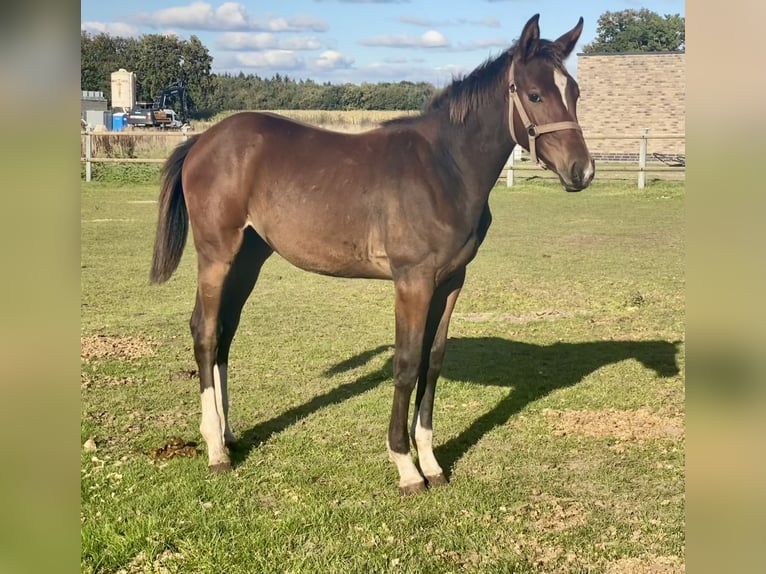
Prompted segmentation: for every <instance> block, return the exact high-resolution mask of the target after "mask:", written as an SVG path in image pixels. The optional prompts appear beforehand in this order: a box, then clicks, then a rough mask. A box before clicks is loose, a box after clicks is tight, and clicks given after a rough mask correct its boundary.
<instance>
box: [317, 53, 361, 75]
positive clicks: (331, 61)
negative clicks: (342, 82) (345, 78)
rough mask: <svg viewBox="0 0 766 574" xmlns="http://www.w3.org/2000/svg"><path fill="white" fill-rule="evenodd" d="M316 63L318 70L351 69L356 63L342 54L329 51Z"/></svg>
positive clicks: (322, 54) (321, 55)
mask: <svg viewBox="0 0 766 574" xmlns="http://www.w3.org/2000/svg"><path fill="white" fill-rule="evenodd" d="M314 63H315V65H316V66H317V67H318V68H322V69H324V70H332V69H337V68H350V67H351V66H352V65H353V63H354V59H353V58H351V57H350V56H346V55H345V54H342V53H341V52H337V51H335V50H327V51H325V52H322V53H321V54H320V55H319V58H317V59H316V61H315V62H314Z"/></svg>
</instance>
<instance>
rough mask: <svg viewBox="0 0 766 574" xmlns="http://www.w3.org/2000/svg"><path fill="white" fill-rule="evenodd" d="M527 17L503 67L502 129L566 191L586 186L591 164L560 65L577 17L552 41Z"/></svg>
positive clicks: (573, 38) (575, 93)
mask: <svg viewBox="0 0 766 574" xmlns="http://www.w3.org/2000/svg"><path fill="white" fill-rule="evenodd" d="M538 18H539V14H536V15H535V16H533V17H532V18H531V19H530V20H529V22H527V24H526V25H525V26H524V30H523V31H522V33H521V37H520V38H519V41H518V43H517V44H516V48H515V51H514V53H513V59H512V63H511V67H510V70H509V94H508V96H509V97H508V100H509V114H508V124H509V125H508V128H509V130H510V133H511V137H512V138H513V140H514V141H515V142H516V143H518V144H520V145H521V146H523V147H524V148H525V149H527V150H528V151H529V152H530V154H531V155H532V160H533V161H539V162H541V163H542V164H543V166H544V167H547V168H549V169H552V170H553V171H555V172H556V174H557V175H558V176H559V179H560V180H561V184H562V185H563V186H564V189H566V190H567V191H580V190H581V189H585V188H586V187H588V184H590V182H591V181H592V180H593V175H594V174H595V164H594V162H593V158H592V157H591V155H590V152H589V151H588V147H587V146H586V145H585V140H584V139H583V135H582V130H581V129H580V125H579V124H578V123H577V98H578V97H579V95H580V89H579V87H578V85H577V82H576V81H575V80H574V78H572V76H570V75H569V73H568V72H567V70H566V68H565V67H564V60H566V58H567V56H569V54H570V53H571V52H572V50H573V49H574V47H575V44H576V43H577V40H578V38H579V37H580V33H581V32H582V24H583V19H582V18H580V21H579V22H578V23H577V25H576V26H575V27H574V28H572V29H571V30H570V31H569V32H567V33H566V34H563V35H562V36H561V37H560V38H559V39H557V40H556V41H555V42H551V41H550V40H542V39H540V28H539V26H538V23H537V20H538Z"/></svg>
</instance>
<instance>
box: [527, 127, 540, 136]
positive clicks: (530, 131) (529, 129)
mask: <svg viewBox="0 0 766 574" xmlns="http://www.w3.org/2000/svg"><path fill="white" fill-rule="evenodd" d="M527 134H529V137H531V138H536V137H537V136H538V133H537V126H536V125H535V124H531V125H528V126H527Z"/></svg>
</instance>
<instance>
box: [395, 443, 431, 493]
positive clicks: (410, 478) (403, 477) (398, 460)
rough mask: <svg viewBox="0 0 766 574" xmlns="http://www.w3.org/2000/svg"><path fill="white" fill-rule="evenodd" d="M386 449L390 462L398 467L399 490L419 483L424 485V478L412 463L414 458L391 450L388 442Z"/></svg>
mask: <svg viewBox="0 0 766 574" xmlns="http://www.w3.org/2000/svg"><path fill="white" fill-rule="evenodd" d="M386 448H387V449H388V460H390V461H391V462H393V463H394V464H395V465H396V469H397V470H398V471H399V488H405V487H407V486H411V485H413V484H417V483H421V484H422V483H423V482H424V480H423V477H422V476H420V473H419V472H418V469H417V467H416V466H415V463H414V462H412V457H411V456H410V455H409V454H400V453H398V452H394V451H392V450H391V447H390V446H389V444H388V440H386Z"/></svg>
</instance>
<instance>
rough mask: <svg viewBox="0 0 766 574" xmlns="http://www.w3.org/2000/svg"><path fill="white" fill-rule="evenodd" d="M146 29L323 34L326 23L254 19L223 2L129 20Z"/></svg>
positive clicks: (238, 6) (243, 9) (299, 18)
mask: <svg viewBox="0 0 766 574" xmlns="http://www.w3.org/2000/svg"><path fill="white" fill-rule="evenodd" d="M132 19H133V20H134V21H135V22H136V23H137V24H141V25H143V26H147V27H149V28H162V27H172V28H181V29H183V30H232V31H235V30H260V31H267V32H299V31H305V30H312V31H314V32H324V31H326V30H327V29H328V26H327V23H326V22H324V21H322V20H319V19H317V18H313V17H311V16H290V17H287V18H284V17H279V18H272V17H256V16H252V15H251V14H249V13H248V11H247V8H246V7H245V6H244V5H242V4H239V3H238V2H225V3H224V4H221V5H220V6H219V7H218V8H214V7H213V5H212V4H208V3H207V2H192V3H191V4H188V5H186V6H174V7H172V8H164V9H162V10H157V11H156V12H152V13H145V12H144V13H139V14H136V15H134V16H133V18H132Z"/></svg>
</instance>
